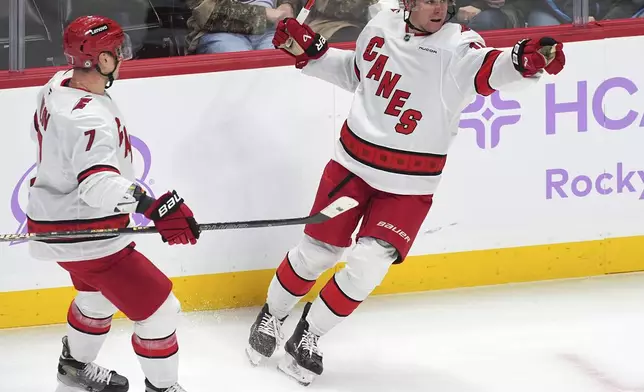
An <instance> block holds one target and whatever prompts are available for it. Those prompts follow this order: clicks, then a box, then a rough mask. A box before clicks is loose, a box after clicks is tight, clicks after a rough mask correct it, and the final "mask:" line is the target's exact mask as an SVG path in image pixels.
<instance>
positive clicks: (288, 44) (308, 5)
mask: <svg viewBox="0 0 644 392" xmlns="http://www.w3.org/2000/svg"><path fill="white" fill-rule="evenodd" d="M313 4H315V0H308V1H307V2H306V4H304V7H302V9H301V10H300V13H299V14H297V18H295V20H297V23H299V24H302V23H304V21H305V20H306V18H307V17H308V16H309V13H310V12H311V8H313ZM291 45H293V38H289V39H288V40H287V41H286V43H285V44H284V46H285V47H287V48H289V47H291Z"/></svg>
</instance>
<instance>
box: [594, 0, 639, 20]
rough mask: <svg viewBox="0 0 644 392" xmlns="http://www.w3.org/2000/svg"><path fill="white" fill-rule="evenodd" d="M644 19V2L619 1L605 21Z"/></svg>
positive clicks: (636, 0) (634, 0)
mask: <svg viewBox="0 0 644 392" xmlns="http://www.w3.org/2000/svg"><path fill="white" fill-rule="evenodd" d="M642 17H644V0H618V1H616V3H615V4H614V6H613V8H611V10H610V11H608V13H607V14H606V15H605V16H604V18H603V19H628V18H642Z"/></svg>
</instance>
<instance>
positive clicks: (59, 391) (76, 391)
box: [55, 381, 86, 392]
mask: <svg viewBox="0 0 644 392" xmlns="http://www.w3.org/2000/svg"><path fill="white" fill-rule="evenodd" d="M85 391H86V390H85V389H82V388H78V387H72V386H69V385H66V384H63V383H62V382H60V381H58V387H56V391H55V392H85Z"/></svg>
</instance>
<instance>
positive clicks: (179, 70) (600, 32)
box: [0, 18, 644, 89]
mask: <svg viewBox="0 0 644 392" xmlns="http://www.w3.org/2000/svg"><path fill="white" fill-rule="evenodd" d="M481 35H482V36H483V38H484V39H485V41H486V44H487V46H488V47H497V48H507V47H511V46H512V45H514V44H515V43H516V42H517V41H518V40H519V39H522V38H525V37H535V38H538V37H542V36H550V37H553V38H555V39H558V40H560V41H562V42H563V43H564V45H565V43H566V42H578V41H591V40H598V39H604V38H617V37H630V36H638V35H644V18H634V19H619V20H606V21H599V22H591V23H589V24H588V25H585V26H580V27H574V26H572V25H560V26H543V27H530V28H521V29H507V30H495V31H484V32H482V33H481ZM331 46H334V47H337V48H341V49H353V48H354V46H355V43H354V42H349V43H343V44H334V45H331ZM289 65H293V60H292V58H291V57H290V56H288V55H286V54H285V53H283V52H282V51H280V50H277V49H267V50H257V51H252V52H239V53H219V54H210V55H194V56H185V57H164V58H158V59H145V60H132V61H128V62H126V63H124V64H123V69H122V70H121V79H134V78H149V77H157V76H171V75H186V74H198V73H207V72H221V71H234V70H243V69H254V68H270V67H279V66H289ZM63 69H67V67H45V68H32V69H27V70H25V71H23V72H9V71H0V89H8V88H19V87H31V86H40V85H43V84H45V83H46V82H47V81H48V80H49V79H50V78H51V76H52V75H53V74H54V73H55V72H56V71H59V70H63Z"/></svg>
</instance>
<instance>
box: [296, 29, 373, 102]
mask: <svg viewBox="0 0 644 392" xmlns="http://www.w3.org/2000/svg"><path fill="white" fill-rule="evenodd" d="M364 40H365V34H364V30H363V32H362V33H360V36H358V39H357V40H356V50H355V51H353V50H343V49H338V48H329V50H327V52H326V53H325V54H324V55H323V56H322V57H320V58H319V59H316V60H311V61H309V63H308V64H307V65H306V66H305V67H304V68H303V69H302V73H303V74H305V75H308V76H313V77H317V78H318V79H322V80H324V81H326V82H329V83H332V84H334V85H336V86H338V87H340V88H342V89H344V90H347V91H349V92H354V91H356V88H358V85H359V84H360V71H359V68H358V62H357V59H356V53H360V50H359V48H361V47H362V44H363V42H364Z"/></svg>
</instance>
